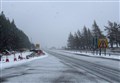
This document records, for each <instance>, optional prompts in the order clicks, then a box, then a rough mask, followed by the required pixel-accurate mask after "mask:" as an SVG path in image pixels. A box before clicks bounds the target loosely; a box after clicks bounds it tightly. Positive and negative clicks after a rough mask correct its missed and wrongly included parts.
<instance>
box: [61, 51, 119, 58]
mask: <svg viewBox="0 0 120 83" xmlns="http://www.w3.org/2000/svg"><path fill="white" fill-rule="evenodd" d="M61 51H62V52H67V53H71V54H78V55H80V54H82V55H84V56H92V57H101V58H109V59H116V60H120V54H118V55H116V54H106V55H105V54H103V53H102V54H101V55H99V54H96V53H94V54H93V53H91V52H85V51H84V52H80V51H68V50H61Z"/></svg>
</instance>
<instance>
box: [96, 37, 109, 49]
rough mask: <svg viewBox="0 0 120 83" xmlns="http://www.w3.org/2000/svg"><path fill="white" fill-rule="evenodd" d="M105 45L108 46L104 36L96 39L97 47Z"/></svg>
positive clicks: (104, 46)
mask: <svg viewBox="0 0 120 83" xmlns="http://www.w3.org/2000/svg"><path fill="white" fill-rule="evenodd" d="M107 47H108V40H107V39H106V38H104V39H98V48H107Z"/></svg>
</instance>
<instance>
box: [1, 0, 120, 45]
mask: <svg viewBox="0 0 120 83" xmlns="http://www.w3.org/2000/svg"><path fill="white" fill-rule="evenodd" d="M2 1H3V2H2V4H1V6H0V7H1V10H3V11H4V13H5V15H6V16H7V17H8V18H10V20H12V19H14V20H15V23H16V25H17V27H18V28H19V29H21V30H23V31H24V32H25V33H26V34H27V35H28V37H29V38H30V40H31V39H32V42H34V43H40V44H41V46H47V47H51V46H56V47H61V46H65V45H66V44H67V38H68V35H69V33H70V32H72V33H74V32H75V31H77V30H78V29H79V30H81V29H82V28H83V26H84V25H86V26H87V27H89V28H91V26H92V24H93V21H94V20H96V22H97V24H98V25H99V27H100V28H101V29H102V30H104V25H107V22H108V20H110V21H112V22H114V21H115V22H118V23H119V22H120V20H119V19H120V17H119V13H120V9H119V8H120V6H119V4H120V3H119V2H113V1H119V0H107V1H109V2H94V1H96V0H92V2H90V1H89V0H85V1H84V0H82V2H77V1H80V0H76V2H69V1H74V0H66V2H64V0H61V2H50V0H44V1H43V2H39V1H40V0H36V1H34V0H2ZM17 1H19V2H17ZM31 1H34V2H31ZM45 1H48V2H45ZM56 1H60V0H56ZM62 1H63V2H62ZM87 1H89V2H87ZM104 1H105V0H104ZM111 1H112V2H111Z"/></svg>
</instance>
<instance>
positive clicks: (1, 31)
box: [0, 12, 31, 50]
mask: <svg viewBox="0 0 120 83" xmlns="http://www.w3.org/2000/svg"><path fill="white" fill-rule="evenodd" d="M30 47H31V43H30V41H29V38H28V37H27V35H26V34H25V33H24V32H23V31H22V30H19V29H18V28H17V27H16V25H15V22H14V20H12V22H10V20H9V19H8V18H6V16H5V15H4V13H3V12H2V13H1V14H0V50H4V49H8V50H19V49H22V48H27V49H29V48H30Z"/></svg>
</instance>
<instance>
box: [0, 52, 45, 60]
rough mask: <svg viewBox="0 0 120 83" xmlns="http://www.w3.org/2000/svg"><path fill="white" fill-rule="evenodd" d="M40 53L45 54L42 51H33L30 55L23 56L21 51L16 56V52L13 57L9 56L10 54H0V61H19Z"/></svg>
mask: <svg viewBox="0 0 120 83" xmlns="http://www.w3.org/2000/svg"><path fill="white" fill-rule="evenodd" d="M41 55H45V53H44V52H43V51H39V52H33V53H31V54H30V55H27V56H26V57H23V56H22V53H20V54H19V55H17V56H16V54H14V57H13V58H11V57H9V56H10V55H0V61H2V62H10V61H19V60H23V59H29V58H32V57H37V56H41ZM2 57H3V58H2Z"/></svg>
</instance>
